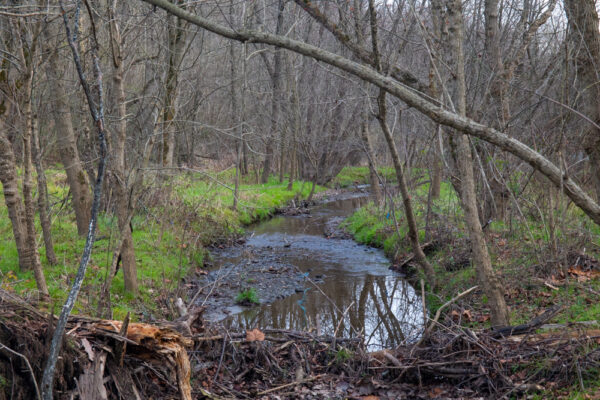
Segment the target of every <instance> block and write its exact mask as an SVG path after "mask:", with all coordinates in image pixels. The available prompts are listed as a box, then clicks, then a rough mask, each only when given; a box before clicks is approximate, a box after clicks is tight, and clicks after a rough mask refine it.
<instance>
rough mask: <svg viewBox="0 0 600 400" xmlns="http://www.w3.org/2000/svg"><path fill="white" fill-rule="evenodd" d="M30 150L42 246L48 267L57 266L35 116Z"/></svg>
mask: <svg viewBox="0 0 600 400" xmlns="http://www.w3.org/2000/svg"><path fill="white" fill-rule="evenodd" d="M31 135H32V137H31V150H32V153H33V160H34V163H35V169H36V172H37V184H38V197H37V200H38V212H39V213H40V224H41V225H42V234H43V236H44V246H45V248H46V260H47V261H48V264H50V265H56V264H58V260H57V259H56V254H55V253H54V243H53V241H52V229H51V228H52V224H51V222H50V216H49V212H50V210H49V207H48V185H47V183H46V172H45V171H44V166H43V165H42V151H41V148H40V147H41V146H40V139H39V135H38V126H37V115H34V116H33V130H32V132H31Z"/></svg>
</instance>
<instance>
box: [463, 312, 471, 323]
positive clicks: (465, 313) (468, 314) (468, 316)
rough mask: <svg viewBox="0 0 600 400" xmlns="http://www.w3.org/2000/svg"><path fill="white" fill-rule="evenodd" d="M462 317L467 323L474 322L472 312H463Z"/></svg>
mask: <svg viewBox="0 0 600 400" xmlns="http://www.w3.org/2000/svg"><path fill="white" fill-rule="evenodd" d="M462 316H463V318H464V319H465V321H467V322H471V321H472V320H473V316H472V315H471V310H463V312H462Z"/></svg>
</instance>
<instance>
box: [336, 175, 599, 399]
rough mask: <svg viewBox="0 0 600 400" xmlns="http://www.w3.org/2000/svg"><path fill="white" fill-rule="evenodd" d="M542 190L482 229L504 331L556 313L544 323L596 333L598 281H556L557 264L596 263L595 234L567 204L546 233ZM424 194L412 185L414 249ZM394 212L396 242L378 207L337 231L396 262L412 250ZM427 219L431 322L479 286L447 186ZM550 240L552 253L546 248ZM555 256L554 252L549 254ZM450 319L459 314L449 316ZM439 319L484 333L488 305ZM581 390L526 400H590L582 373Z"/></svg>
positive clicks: (465, 306) (589, 371)
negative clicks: (506, 318) (501, 291)
mask: <svg viewBox="0 0 600 400" xmlns="http://www.w3.org/2000/svg"><path fill="white" fill-rule="evenodd" d="M417 182H418V181H417ZM542 190H545V189H544V188H541V190H540V188H536V190H535V191H534V190H532V191H531V192H528V193H526V195H527V196H528V199H527V200H526V201H523V203H521V205H520V209H519V210H517V209H515V210H512V212H507V214H506V215H505V217H504V219H502V220H497V221H493V222H492V223H491V224H490V225H489V226H488V227H487V228H486V229H485V234H486V239H487V244H488V249H489V251H490V256H491V258H492V265H493V267H494V269H495V270H496V272H497V273H498V275H499V276H500V277H501V279H502V282H503V284H504V288H505V299H506V301H507V305H508V307H509V311H510V323H511V324H512V325H519V324H523V323H527V322H530V321H531V320H532V319H534V318H535V317H537V316H538V315H540V314H541V313H542V312H543V311H544V310H546V309H548V308H550V307H553V306H555V305H561V306H562V307H563V311H561V312H560V313H559V314H558V315H557V316H556V317H554V319H553V320H551V321H549V322H551V323H559V324H565V325H567V324H571V323H576V322H584V321H585V322H586V324H585V325H583V326H581V327H580V329H593V330H598V329H600V302H599V301H598V298H599V296H600V295H599V293H600V277H594V276H593V275H592V274H590V275H589V276H579V277H577V276H573V275H572V274H569V273H566V274H565V273H564V271H563V273H561V266H560V264H561V263H562V265H563V267H564V266H566V268H569V267H571V266H572V264H573V263H574V262H575V261H573V258H572V257H573V256H572V254H573V253H576V254H582V255H585V256H589V257H591V258H592V259H596V260H600V227H599V226H598V225H596V224H595V223H593V222H592V221H591V220H590V219H589V218H588V217H587V216H585V215H584V214H583V212H582V211H581V210H579V209H577V208H575V207H573V206H572V205H571V204H569V205H568V206H567V205H565V204H568V203H566V201H565V202H564V203H563V206H559V207H557V209H556V210H555V211H554V215H553V216H554V217H555V221H557V222H556V223H555V225H554V226H551V220H550V218H549V213H548V212H547V210H548V209H549V203H548V200H547V197H545V196H546V194H545V193H543V192H542ZM428 191H429V187H428V184H423V185H419V184H418V183H417V184H415V185H413V186H412V188H411V195H412V196H411V198H412V200H413V206H414V208H415V214H416V218H417V225H418V227H419V228H420V230H419V239H420V240H421V243H423V242H425V241H426V238H425V229H424V228H425V226H426V215H427V199H428ZM540 193H541V194H540ZM532 199H533V200H532ZM553 204H555V205H556V204H557V203H556V202H554V203H553ZM394 205H395V210H396V213H395V215H396V219H397V221H398V228H399V234H398V233H397V231H396V228H395V226H394V222H393V214H392V213H391V208H392V207H391V206H390V204H389V202H388V203H387V204H386V205H385V206H381V207H377V206H375V205H374V204H373V203H369V204H367V205H366V206H364V207H362V208H361V209H359V210H357V211H356V212H355V213H354V214H353V215H351V216H350V217H348V218H347V219H346V221H345V222H344V227H345V229H346V230H347V231H349V232H350V233H351V234H352V235H353V236H354V238H355V239H356V240H357V241H359V242H361V243H364V244H367V245H371V246H375V247H380V248H383V249H384V250H385V252H386V254H387V255H388V256H389V257H390V258H391V259H392V261H393V262H397V261H398V260H401V259H403V257H404V256H405V255H407V254H408V253H410V252H412V249H411V247H410V243H409V241H408V239H407V237H406V234H407V227H406V220H405V218H404V213H403V206H402V201H401V199H400V198H399V197H395V198H394ZM541 210H544V212H542V211H541ZM431 215H433V216H434V218H431ZM430 218H431V219H430V221H429V226H430V228H431V236H430V237H429V238H427V240H434V242H435V248H434V250H433V251H432V252H430V253H428V254H427V257H428V259H429V261H430V263H431V264H432V266H433V267H434V270H435V271H436V280H437V282H438V288H437V289H436V291H435V292H432V291H431V290H430V288H427V295H426V304H427V308H428V311H429V313H430V315H434V314H435V312H436V311H437V310H438V309H439V307H440V306H441V305H442V304H444V303H446V302H447V301H448V300H450V299H451V298H453V297H454V296H456V295H457V294H458V293H461V292H463V291H465V290H467V289H469V288H471V287H473V286H475V285H478V281H477V277H476V274H475V270H474V268H473V267H472V265H471V254H470V249H469V244H468V240H467V237H466V234H465V226H464V221H463V213H462V210H461V208H460V204H459V201H458V198H457V196H456V194H455V192H454V190H453V188H452V187H451V185H450V184H449V183H447V182H444V183H443V184H442V190H441V195H440V197H439V198H438V199H436V200H435V201H433V203H432V209H431V213H430ZM553 237H554V238H555V239H556V243H557V246H556V247H554V246H552V243H551V240H552V238H553ZM555 248H556V249H557V251H556V252H555V251H554V250H553V249H555ZM597 268H598V266H597V265H596V266H595V267H594V269H595V270H596V271H598V269H597ZM412 272H414V275H413V276H411V277H410V280H411V281H413V282H414V283H415V284H416V285H418V281H419V279H421V278H423V279H424V278H425V277H424V275H423V274H422V273H421V272H420V271H419V270H417V271H412ZM425 281H426V280H425ZM451 311H458V313H453V314H450V312H451ZM445 313H446V316H443V317H442V319H443V318H450V315H458V316H459V320H457V322H459V323H461V324H462V325H465V326H468V327H469V328H471V329H474V330H477V329H482V328H490V322H489V320H490V311H489V305H488V299H487V297H486V296H485V294H484V293H483V292H482V291H481V290H477V291H476V292H475V293H474V294H473V295H470V296H468V297H466V298H464V299H461V300H459V301H458V302H456V303H455V304H453V305H451V306H450V307H448V308H447V309H446V311H445ZM594 321H595V323H594ZM563 333H564V331H563V332H562V333H561V334H563ZM592 346H594V345H592ZM591 350H593V348H591V349H589V351H591ZM527 367H528V368H531V366H527ZM544 368H546V367H545V366H544V365H543V364H542V365H540V366H539V367H538V369H537V370H536V372H539V373H540V375H543V374H544V373H545V372H544ZM581 383H582V384H583V387H585V389H581V386H580V385H579V384H573V385H572V386H570V387H567V388H564V389H561V391H557V390H547V391H544V392H541V393H539V394H537V395H534V396H532V397H530V398H539V399H542V398H568V399H586V398H596V397H597V394H598V388H599V387H600V370H598V369H595V368H587V367H586V369H585V370H584V371H582V380H581ZM594 396H595V397H594ZM515 398H517V397H515Z"/></svg>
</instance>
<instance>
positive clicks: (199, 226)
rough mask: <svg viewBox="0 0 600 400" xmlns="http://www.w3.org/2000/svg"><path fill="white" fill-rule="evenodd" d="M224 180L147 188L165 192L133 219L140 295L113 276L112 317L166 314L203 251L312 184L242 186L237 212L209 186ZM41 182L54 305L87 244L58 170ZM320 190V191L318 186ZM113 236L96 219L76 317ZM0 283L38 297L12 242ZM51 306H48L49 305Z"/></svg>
mask: <svg viewBox="0 0 600 400" xmlns="http://www.w3.org/2000/svg"><path fill="white" fill-rule="evenodd" d="M228 174H229V175H228ZM230 175H231V173H230V172H229V173H221V174H216V175H215V176H213V177H212V178H211V179H208V178H207V177H206V175H205V174H185V175H183V174H182V175H178V176H175V177H173V179H172V180H171V181H170V183H169V184H170V188H164V187H158V188H153V189H150V190H155V191H156V193H158V194H159V195H163V196H165V195H164V193H169V195H168V196H166V198H163V199H162V200H161V201H158V202H156V204H152V205H151V206H148V207H144V208H142V209H140V210H139V211H138V213H137V214H136V215H135V216H134V218H133V220H132V225H133V228H134V231H133V241H134V248H135V257H136V264H137V274H138V283H139V293H138V294H137V295H133V294H131V293H127V292H126V291H125V287H124V281H123V274H122V272H119V273H117V275H116V276H115V278H114V280H113V283H112V287H111V301H112V309H113V318H115V319H122V318H123V317H124V316H125V315H126V314H127V312H130V313H131V314H132V318H133V319H134V320H135V319H144V318H147V317H150V316H154V317H160V316H162V315H163V314H164V313H165V310H166V311H167V312H168V311H169V310H172V309H173V305H172V304H171V302H172V300H173V298H174V293H177V291H178V289H179V295H183V293H184V292H185V290H184V289H185V288H182V287H181V283H182V278H184V277H185V276H187V275H188V274H189V273H190V270H193V269H194V268H199V267H201V266H203V263H204V258H205V255H206V254H207V253H206V250H205V246H208V245H211V244H219V243H223V242H224V241H227V240H230V239H232V238H235V237H237V236H239V235H241V234H243V233H244V227H245V226H246V225H248V224H251V223H254V222H257V221H260V220H263V219H266V218H268V217H269V216H271V215H273V213H274V212H275V210H276V208H277V207H281V206H284V205H285V204H286V203H288V202H289V201H290V200H292V199H294V198H298V199H300V198H306V197H307V196H308V194H309V193H310V190H311V184H310V183H303V182H295V183H294V185H293V188H292V190H289V191H288V190H287V181H286V182H282V183H279V182H278V181H276V180H275V179H274V178H272V179H270V180H269V182H268V183H267V184H264V185H261V184H243V185H241V186H240V196H239V205H238V208H237V210H234V209H233V208H232V204H233V193H232V191H231V190H229V189H228V188H226V187H224V186H222V185H218V184H216V183H215V181H214V179H218V180H219V181H220V182H223V183H224V184H225V185H227V186H229V187H232V183H231V181H230V179H231V176H230ZM213 178H214V179H213ZM47 179H48V191H49V197H50V202H51V203H52V204H54V206H53V208H52V210H53V214H52V235H53V239H54V245H55V246H54V249H55V252H56V255H57V258H58V260H59V263H58V265H55V266H50V265H48V263H47V262H46V260H45V256H44V255H45V249H44V247H43V245H42V244H43V241H42V240H41V236H39V235H41V233H40V232H41V228H40V227H39V221H38V222H37V223H38V229H37V232H38V239H39V241H38V243H40V247H39V248H40V253H41V254H40V256H41V259H42V264H43V268H44V274H45V276H46V281H47V283H48V287H49V291H50V296H51V304H56V305H58V307H60V304H62V303H63V302H64V300H65V298H66V294H67V293H68V290H69V287H70V283H71V281H72V279H73V278H74V276H75V272H76V270H77V267H78V264H79V257H80V255H81V252H82V250H83V246H84V243H85V239H84V238H81V237H79V236H78V234H77V229H76V224H75V218H74V214H73V213H72V212H71V207H70V204H68V202H67V203H66V204H65V205H64V207H61V205H62V204H63V200H64V199H65V197H66V195H67V193H68V187H67V185H66V177H65V174H64V172H62V171H60V170H59V169H50V170H48V171H47ZM245 179H246V180H249V179H250V178H245ZM322 190H324V188H322V187H317V189H316V191H322ZM3 201H4V198H3V196H0V237H3V238H10V239H12V237H13V235H12V225H11V223H10V220H9V218H8V213H7V209H6V207H5V206H4V203H3ZM59 209H60V211H59V212H57V210H59ZM117 236H118V226H117V221H116V219H115V218H113V217H112V216H111V215H104V214H101V215H100V216H99V221H98V231H97V239H99V240H97V241H96V242H95V244H94V248H93V253H92V258H91V260H90V263H89V266H88V269H87V273H86V278H85V281H84V284H83V287H82V291H81V294H80V296H79V299H78V301H77V304H76V305H75V308H74V313H79V314H87V315H95V313H96V306H97V304H96V302H97V298H98V295H99V293H100V288H101V286H102V284H103V282H104V280H105V277H106V273H107V272H106V271H107V269H108V266H109V265H110V263H111V261H112V252H113V250H114V246H115V242H116V240H117ZM0 286H1V287H2V288H4V289H6V290H10V291H13V292H15V293H18V294H20V295H22V296H24V297H29V298H36V293H37V290H36V284H35V280H34V277H33V273H32V272H31V271H20V270H19V267H18V255H17V251H16V247H15V244H14V240H1V241H0ZM51 304H49V305H47V307H52V305H51Z"/></svg>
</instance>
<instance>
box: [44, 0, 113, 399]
mask: <svg viewBox="0 0 600 400" xmlns="http://www.w3.org/2000/svg"><path fill="white" fill-rule="evenodd" d="M60 6H61V10H62V14H63V22H64V24H65V31H66V34H67V40H68V42H69V47H70V48H71V51H72V53H73V60H74V62H75V66H76V68H77V73H78V75H79V81H80V82H81V86H82V88H83V91H84V92H85V96H86V99H87V102H88V105H89V108H90V113H91V114H92V117H93V119H94V122H95V125H96V131H97V135H98V143H99V144H98V146H99V148H100V160H99V162H98V173H97V175H96V182H95V184H94V201H93V203H92V213H91V214H92V215H91V218H90V224H89V227H88V233H87V238H86V241H85V246H84V248H83V254H82V256H81V261H80V263H79V268H78V269H77V275H76V276H75V280H74V281H73V285H72V286H71V290H70V291H69V295H68V296H67V300H66V301H65V304H64V305H63V308H62V311H61V313H60V317H59V318H58V322H57V324H56V329H55V331H54V335H53V336H52V343H51V344H50V351H49V354H48V360H47V362H46V367H45V368H44V375H43V377H42V396H43V399H44V400H52V398H53V393H52V389H53V386H54V372H55V368H56V361H57V359H58V355H59V353H60V349H61V347H62V342H63V336H64V334H65V327H66V325H67V319H68V317H69V314H70V313H71V310H73V306H74V305H75V301H76V300H77V295H78V294H79V290H80V289H81V284H82V283H83V278H84V277H85V271H86V269H87V266H88V263H89V261H90V257H91V254H92V247H93V244H94V239H95V237H96V225H97V222H98V210H99V208H100V198H101V196H102V183H103V181H104V173H105V171H106V159H107V148H106V136H105V132H104V96H103V92H102V71H101V70H100V62H99V60H98V41H97V38H96V35H95V31H94V34H93V35H92V38H93V45H92V49H91V53H92V57H93V65H94V76H95V78H96V84H97V86H98V89H97V90H98V93H97V97H98V98H97V103H96V101H94V98H93V96H92V91H91V88H90V85H89V84H88V81H87V78H86V76H85V73H84V72H83V67H82V65H81V58H80V56H79V51H78V49H77V46H76V43H77V32H78V29H77V26H75V29H74V30H73V34H71V28H70V27H69V19H68V17H67V13H66V11H65V9H64V6H63V3H62V1H61V2H60ZM80 8H81V1H80V0H78V1H77V3H76V6H75V24H77V21H78V19H79V11H80ZM90 18H93V16H92V14H91V13H90Z"/></svg>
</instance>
